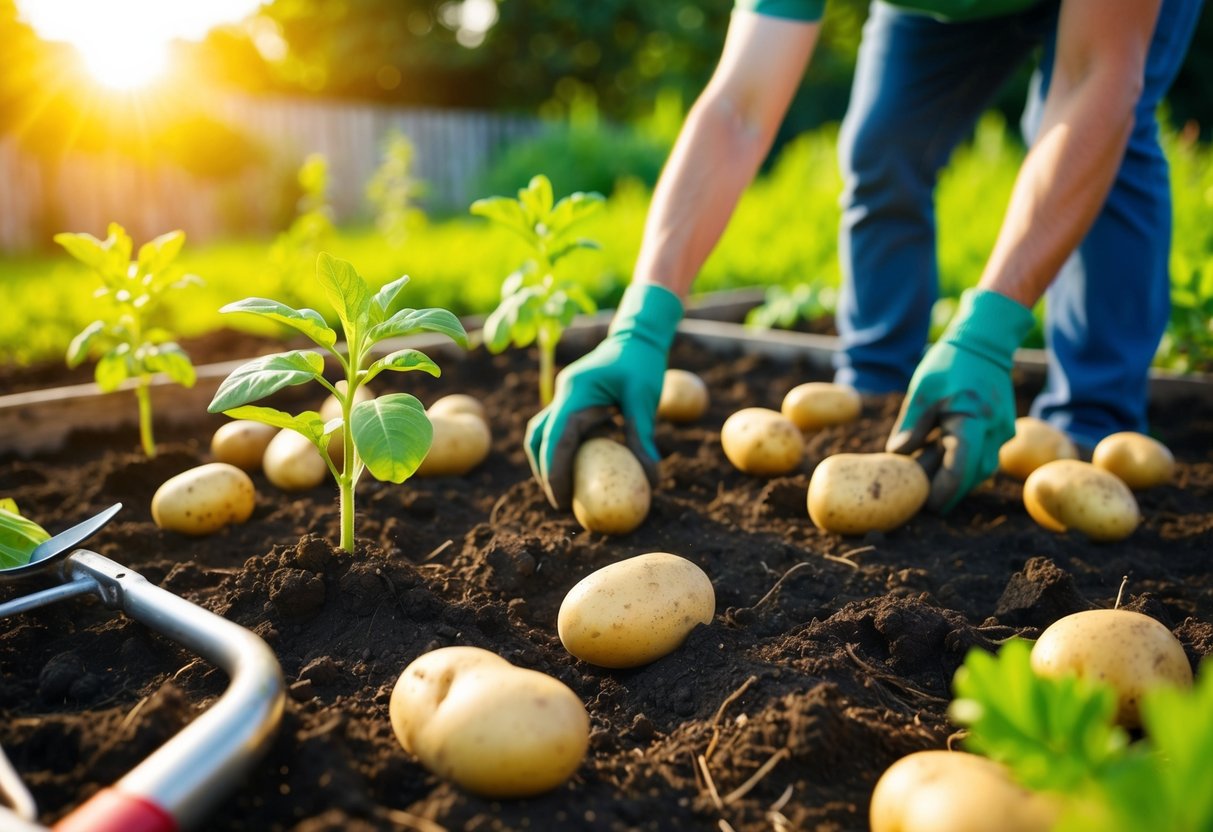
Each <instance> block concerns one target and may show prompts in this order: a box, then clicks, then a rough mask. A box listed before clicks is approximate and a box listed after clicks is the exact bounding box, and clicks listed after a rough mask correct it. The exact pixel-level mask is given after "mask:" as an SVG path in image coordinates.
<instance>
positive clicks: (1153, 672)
mask: <svg viewBox="0 0 1213 832" xmlns="http://www.w3.org/2000/svg"><path fill="white" fill-rule="evenodd" d="M1032 669H1033V670H1034V671H1036V673H1037V674H1039V675H1041V676H1048V677H1056V676H1062V675H1064V674H1066V673H1074V674H1077V675H1079V676H1082V677H1085V678H1088V679H1099V680H1102V681H1104V682H1107V683H1108V684H1110V685H1111V686H1112V687H1113V688H1115V689H1116V699H1117V713H1116V720H1117V722H1119V723H1120V724H1121V725H1123V726H1125V727H1126V728H1136V727H1138V726H1139V725H1141V714H1140V712H1139V710H1138V708H1139V705H1140V703H1141V698H1142V695H1143V694H1145V692H1146V691H1147V690H1149V689H1150V688H1154V687H1158V686H1160V685H1171V686H1175V687H1185V688H1186V687H1191V686H1192V665H1191V663H1189V662H1188V656H1187V654H1186V653H1184V648H1183V645H1182V644H1180V643H1179V639H1177V638H1175V636H1173V635H1172V634H1171V631H1170V630H1168V629H1167V628H1166V627H1164V626H1163V625H1162V624H1161V623H1159V622H1158V621H1156V620H1154V619H1153V618H1151V617H1150V616H1148V615H1142V614H1141V613H1139V612H1133V611H1132V610H1121V609H1116V610H1084V611H1082V612H1076V613H1073V614H1072V615H1067V616H1065V617H1064V618H1061V619H1058V620H1057V621H1054V622H1053V623H1052V624H1050V625H1049V626H1048V627H1047V628H1045V631H1044V632H1043V633H1041V634H1040V638H1039V639H1037V641H1036V644H1035V645H1033V647H1032Z"/></svg>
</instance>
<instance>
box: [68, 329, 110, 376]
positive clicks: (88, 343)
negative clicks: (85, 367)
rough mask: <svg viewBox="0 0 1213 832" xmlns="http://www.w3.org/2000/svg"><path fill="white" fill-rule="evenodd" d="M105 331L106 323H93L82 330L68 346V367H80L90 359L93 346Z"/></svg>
mask: <svg viewBox="0 0 1213 832" xmlns="http://www.w3.org/2000/svg"><path fill="white" fill-rule="evenodd" d="M105 331H106V325H105V321H93V322H92V323H91V324H89V325H88V326H86V327H85V328H84V329H82V330H81V331H80V333H79V334H77V335H76V337H75V338H73V339H72V342H71V343H70V344H68V346H67V366H69V367H79V366H80V365H81V364H82V363H83V362H84V359H86V358H88V353H89V350H90V349H92V346H93V344H94V343H95V342H96V340H97V339H98V338H99V337H100V336H101V335H103V334H104V333H105Z"/></svg>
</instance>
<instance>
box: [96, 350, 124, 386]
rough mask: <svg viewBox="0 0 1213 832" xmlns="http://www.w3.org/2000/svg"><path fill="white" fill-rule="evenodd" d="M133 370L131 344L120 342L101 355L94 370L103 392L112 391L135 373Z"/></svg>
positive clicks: (98, 384)
mask: <svg viewBox="0 0 1213 832" xmlns="http://www.w3.org/2000/svg"><path fill="white" fill-rule="evenodd" d="M133 371H134V367H133V366H132V363H131V350H130V346H129V345H127V344H119V345H118V346H116V347H114V348H113V349H112V350H110V351H109V352H107V353H106V354H105V355H103V356H101V359H100V360H99V361H98V362H97V367H96V369H95V370H94V371H93V378H94V380H96V382H97V386H98V387H100V388H101V392H102V393H112V392H114V391H115V390H117V389H118V388H119V387H120V386H121V385H122V382H124V381H126V380H127V379H128V378H130V377H131V375H133Z"/></svg>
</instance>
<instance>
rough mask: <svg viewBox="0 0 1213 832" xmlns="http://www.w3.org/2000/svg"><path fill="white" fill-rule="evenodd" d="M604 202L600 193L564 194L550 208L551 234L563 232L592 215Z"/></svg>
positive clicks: (549, 222)
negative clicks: (551, 208)
mask: <svg viewBox="0 0 1213 832" xmlns="http://www.w3.org/2000/svg"><path fill="white" fill-rule="evenodd" d="M605 203H606V199H605V198H604V197H603V195H602V194H600V193H596V192H593V191H590V192H588V193H587V192H584V191H577V192H575V193H571V194H569V195H568V196H566V197H565V198H564V199H562V200H560V202H558V203H556V207H555V208H554V209H553V210H552V216H551V217H550V219H549V220H548V225H549V226H550V227H551V229H552V233H553V235H554V236H555V235H558V234H563V233H565V232H566V231H568V230H569V229H570V228H572V227H573V226H575V225H577V224H578V223H580V222H582V221H583V220H585V219H587V218H588V217H591V216H593V215H594V214H595V213H596V212H597V211H599V210H601V208H602V207H603V205H604V204H605Z"/></svg>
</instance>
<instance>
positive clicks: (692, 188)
mask: <svg viewBox="0 0 1213 832" xmlns="http://www.w3.org/2000/svg"><path fill="white" fill-rule="evenodd" d="M819 29H820V24H819V23H802V22H796V21H790V20H784V19H779V18H774V17H766V16H762V15H758V14H754V13H752V12H744V11H736V12H734V13H733V18H732V22H731V23H730V24H729V32H728V36H727V38H726V39H725V45H724V51H723V53H722V55H721V58H720V64H719V65H718V66H717V67H716V71H715V72H714V73H713V75H712V79H711V81H709V82H708V85H707V87H706V89H705V90H704V91H703V93H702V95H700V97H699V99H698V101H696V102H695V106H694V107H692V108H691V112H690V114H689V115H688V116H687V120H686V123H685V124H684V125H683V127H682V131H681V133H679V136H678V141H677V142H675V144H674V150H673V152H672V153H671V154H670V158H669V160H668V161H667V162H666V166H665V169H664V170H663V171H662V173H661V179H660V180H659V181H658V183H657V189H656V191H655V192H654V194H653V203H652V206H651V207H650V209H649V215H648V219H647V221H646V223H645V229H644V240H643V242H642V243H641V247H640V256H639V258H638V259H637V262H636V272H635V276H634V282H636V283H656V284H658V285H660V286H664V287H666V288H667V289H670V290H671V291H673V292H674V293H675V294H677V295H678V296H679V297H682V298H685V297H686V294H687V292H688V291H689V290H690V287H691V283H692V282H693V281H694V279H695V275H696V273H697V272H698V271H699V268H700V267H701V266H702V265H703V262H704V260H706V259H707V257H708V255H709V254H710V253H711V251H712V249H713V248H714V247H715V245H716V243H717V241H718V240H719V239H720V235H721V234H723V233H724V229H725V226H726V225H727V224H728V221H729V217H730V216H732V213H733V209H734V208H735V207H736V205H737V200H738V198H739V197H740V196H741V193H742V191H744V190H745V188H746V186H748V185H749V183H750V181H751V180H752V179H753V178H754V174H755V173H756V172H757V171H758V166H759V165H760V164H762V160H763V158H764V157H765V156H766V154H767V151H768V150H769V149H770V147H771V142H772V141H773V140H774V138H775V131H776V130H777V129H778V127H779V123H780V122H781V121H782V120H783V117H784V114H785V113H786V111H787V108H788V105H789V104H790V103H791V101H792V96H793V94H794V93H795V92H796V87H797V85H798V84H799V82H800V78H801V75H803V73H804V69H805V66H806V65H807V64H808V62H809V57H810V56H811V55H812V52H813V47H814V45H815V44H816V42H817V32H818V30H819Z"/></svg>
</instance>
